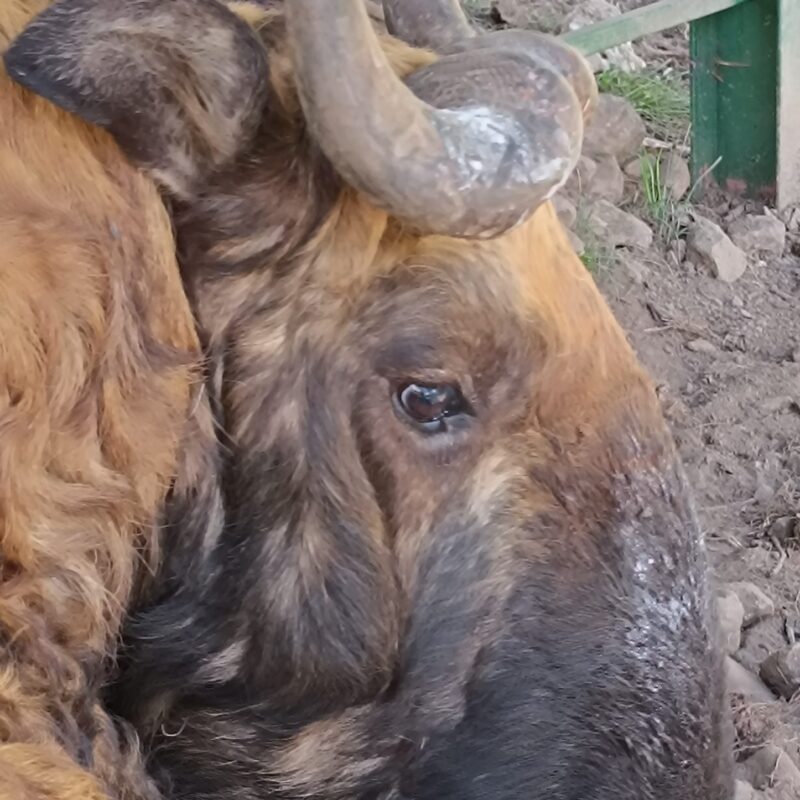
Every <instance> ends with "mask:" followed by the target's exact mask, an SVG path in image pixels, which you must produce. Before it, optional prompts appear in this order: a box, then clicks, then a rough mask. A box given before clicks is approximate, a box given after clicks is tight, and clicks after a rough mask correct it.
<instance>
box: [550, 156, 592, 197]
mask: <svg viewBox="0 0 800 800" xmlns="http://www.w3.org/2000/svg"><path fill="white" fill-rule="evenodd" d="M595 172H597V163H596V162H595V161H594V160H593V159H591V158H589V157H588V156H581V157H580V158H579V159H578V163H577V165H576V167H575V169H574V170H572V174H571V175H570V176H569V178H567V182H566V184H565V185H564V191H565V192H566V193H567V194H568V195H569V196H570V197H580V196H582V195H584V194H586V189H587V187H588V186H589V184H591V182H592V178H593V177H594V173H595ZM557 196H558V195H556V197H557Z"/></svg>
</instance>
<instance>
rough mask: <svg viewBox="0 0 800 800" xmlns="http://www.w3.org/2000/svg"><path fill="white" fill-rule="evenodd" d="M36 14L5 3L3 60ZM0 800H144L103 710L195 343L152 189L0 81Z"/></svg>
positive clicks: (0, 16) (149, 550) (168, 477)
mask: <svg viewBox="0 0 800 800" xmlns="http://www.w3.org/2000/svg"><path fill="white" fill-rule="evenodd" d="M45 5H46V3H44V2H38V0H5V2H3V3H2V5H0V50H5V48H6V47H7V46H8V44H9V42H10V41H11V40H12V39H13V38H14V37H15V36H16V35H18V34H19V33H20V31H21V30H22V29H23V27H24V26H25V25H27V24H28V23H29V21H30V20H31V18H32V17H33V15H34V14H35V13H37V12H38V11H40V10H41V9H42V8H43V7H44V6H45ZM0 186H2V191H1V192H0V298H1V300H0V306H1V310H0V798H2V800H56V799H57V800H90V799H91V800H95V799H99V798H101V797H106V796H107V794H106V793H107V792H109V793H110V794H111V795H112V796H114V797H117V798H128V797H134V796H136V797H143V796H151V795H152V793H153V788H152V786H150V784H149V782H148V781H147V779H146V778H145V776H144V774H143V773H142V771H141V766H140V764H139V763H138V753H137V750H136V744H135V741H132V740H131V741H127V739H126V737H127V734H125V733H124V731H122V730H116V729H115V727H114V726H113V725H112V724H111V720H110V718H109V716H108V715H107V714H106V712H105V711H104V710H103V708H102V707H101V705H100V704H99V702H98V697H97V695H98V691H99V689H100V687H101V684H102V682H103V680H104V679H105V674H106V668H107V664H106V660H107V658H108V657H109V656H110V655H112V654H113V652H114V649H115V646H116V638H117V636H118V632H119V628H120V622H121V619H122V617H123V615H124V612H125V609H126V607H127V605H128V603H129V600H130V598H131V593H132V590H133V588H134V584H135V582H136V579H137V575H141V573H142V570H143V569H144V568H146V569H147V570H148V571H152V570H153V569H154V568H155V565H156V563H157V551H158V531H157V525H158V514H159V510H160V507H161V506H162V504H163V501H164V498H165V496H166V493H167V491H168V490H169V488H170V485H171V483H172V481H173V479H174V477H175V475H176V472H177V471H178V458H179V447H180V443H181V438H182V436H183V435H184V433H185V425H186V419H187V416H188V414H189V412H190V408H191V404H192V403H194V402H195V401H194V400H193V399H192V397H193V395H194V394H196V389H197V385H198V378H199V373H198V371H197V367H198V358H199V346H198V341H197V337H196V333H195V331H194V325H193V319H192V316H191V312H190V309H189V306H188V303H187V301H186V298H185V295H184V292H183V289H182V286H181V282H180V275H179V271H178V268H177V263H176V260H175V253H174V249H175V246H174V240H173V235H172V229H171V223H170V220H169V217H168V215H167V212H166V210H165V207H164V205H163V202H162V200H161V199H160V197H159V194H158V191H157V189H156V186H155V184H154V183H153V182H152V180H151V179H149V178H148V177H146V176H145V175H143V174H142V173H140V172H138V171H137V170H136V169H135V168H134V167H133V166H132V165H131V164H130V163H129V162H128V161H127V159H126V158H125V156H123V154H122V153H121V151H120V149H119V147H118V146H117V144H115V142H114V141H113V140H112V137H111V136H110V135H109V134H107V133H106V132H105V131H102V130H100V129H99V128H96V127H92V126H89V125H87V124H86V123H84V122H83V121H81V120H79V119H78V118H76V117H75V116H73V115H69V114H67V113H65V112H63V111H61V110H60V109H58V108H56V106H54V105H52V104H51V103H49V102H47V101H45V100H43V99H41V98H39V97H36V96H34V95H33V94H32V93H30V92H29V91H27V90H25V89H22V88H20V87H19V86H16V85H14V84H13V83H12V82H11V81H10V80H9V78H8V77H7V75H6V74H5V72H4V71H2V69H0Z"/></svg>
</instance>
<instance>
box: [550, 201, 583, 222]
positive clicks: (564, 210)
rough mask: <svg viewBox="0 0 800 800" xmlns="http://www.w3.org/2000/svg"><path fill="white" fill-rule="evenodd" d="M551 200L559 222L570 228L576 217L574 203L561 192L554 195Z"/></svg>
mask: <svg viewBox="0 0 800 800" xmlns="http://www.w3.org/2000/svg"><path fill="white" fill-rule="evenodd" d="M551 202H552V203H553V208H554V209H555V212H556V214H557V216H558V218H559V220H561V224H562V225H563V226H564V227H566V228H572V227H573V226H574V225H575V220H576V219H577V218H578V212H577V210H576V208H575V205H574V204H573V203H572V202H571V201H570V200H569V199H567V198H566V197H564V195H562V194H557V195H555V196H554V197H553V199H552V201H551Z"/></svg>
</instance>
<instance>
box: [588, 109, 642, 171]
mask: <svg viewBox="0 0 800 800" xmlns="http://www.w3.org/2000/svg"><path fill="white" fill-rule="evenodd" d="M646 134H647V132H646V130H645V127H644V122H643V121H642V118H641V117H640V116H639V114H638V113H637V112H636V109H635V108H634V107H633V106H632V105H631V104H630V103H629V102H628V101H627V100H625V99H624V98H622V97H617V96H616V95H613V94H601V95H600V97H599V98H598V102H597V107H596V108H595V111H594V114H593V115H592V118H591V120H590V121H589V124H588V125H587V126H586V131H585V134H584V140H583V147H584V152H585V153H586V154H587V155H589V156H592V157H594V156H599V155H611V156H614V157H615V158H616V159H617V161H622V162H626V161H628V160H630V159H631V158H633V156H635V155H636V154H637V153H638V152H639V150H641V148H642V144H643V142H644V139H645V136H646Z"/></svg>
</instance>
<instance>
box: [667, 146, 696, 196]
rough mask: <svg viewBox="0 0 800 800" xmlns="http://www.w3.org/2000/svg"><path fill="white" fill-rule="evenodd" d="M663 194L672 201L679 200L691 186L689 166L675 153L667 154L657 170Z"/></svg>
mask: <svg viewBox="0 0 800 800" xmlns="http://www.w3.org/2000/svg"><path fill="white" fill-rule="evenodd" d="M659 176H660V178H661V185H662V186H663V188H664V192H665V193H666V194H668V195H669V196H670V197H671V198H672V199H673V200H680V199H681V198H682V197H683V196H684V195H685V194H686V192H688V191H689V187H690V186H691V185H692V176H691V173H690V172H689V165H688V164H687V163H686V161H685V160H684V159H682V158H681V157H680V156H679V155H678V154H677V153H667V155H666V156H665V157H664V158H663V159H662V160H661V165H660V169H659Z"/></svg>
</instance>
